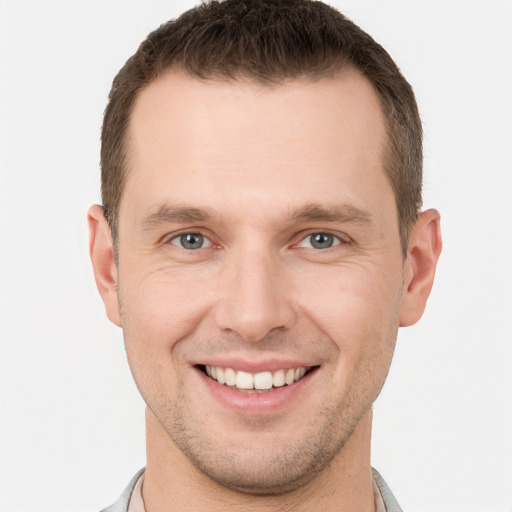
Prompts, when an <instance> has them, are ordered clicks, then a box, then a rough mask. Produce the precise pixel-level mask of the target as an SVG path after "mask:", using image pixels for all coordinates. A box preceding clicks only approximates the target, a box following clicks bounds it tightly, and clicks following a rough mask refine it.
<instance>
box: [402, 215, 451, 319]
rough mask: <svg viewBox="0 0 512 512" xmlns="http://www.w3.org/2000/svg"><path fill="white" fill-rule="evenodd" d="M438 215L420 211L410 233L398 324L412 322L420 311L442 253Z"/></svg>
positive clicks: (425, 300)
mask: <svg viewBox="0 0 512 512" xmlns="http://www.w3.org/2000/svg"><path fill="white" fill-rule="evenodd" d="M441 248H442V239H441V224H440V215H439V212H438V211H436V210H427V211H425V212H422V213H420V215H419V217H418V220H417V222H416V224H415V225H414V227H413V229H412V230H411V233H410V237H409V250H408V254H407V260H406V262H405V272H404V290H403V298H402V308H401V313H400V326H401V327H406V326H408V325H413V324H415V323H416V322H417V321H418V320H419V319H420V318H421V316H422V315H423V311H424V310H425V306H426V304H427V299H428V297H429V295H430V291H431V289H432V285H433V283H434V276H435V272H436V266H437V261H438V259H439V255H440V254H441Z"/></svg>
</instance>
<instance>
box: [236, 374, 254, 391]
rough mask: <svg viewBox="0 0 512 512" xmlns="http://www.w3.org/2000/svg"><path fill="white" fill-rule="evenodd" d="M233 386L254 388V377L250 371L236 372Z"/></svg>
mask: <svg viewBox="0 0 512 512" xmlns="http://www.w3.org/2000/svg"><path fill="white" fill-rule="evenodd" d="M235 386H236V387H237V388H238V389H253V388H254V378H253V376H252V375H251V374H250V373H247V372H238V373H237V374H236V384H235Z"/></svg>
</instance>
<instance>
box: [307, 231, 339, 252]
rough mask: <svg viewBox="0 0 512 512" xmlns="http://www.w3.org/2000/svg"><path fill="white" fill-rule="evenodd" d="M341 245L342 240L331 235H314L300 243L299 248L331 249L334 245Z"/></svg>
mask: <svg viewBox="0 0 512 512" xmlns="http://www.w3.org/2000/svg"><path fill="white" fill-rule="evenodd" d="M340 243H341V240H340V239H339V238H338V237H337V236H334V235H331V234H330V233H313V234H312V235H309V236H307V237H306V238H304V240H302V242H300V244H299V247H307V248H309V249H311V248H313V249H330V248H331V247H333V246H334V245H338V244H340Z"/></svg>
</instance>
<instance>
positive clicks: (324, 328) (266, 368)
mask: <svg viewBox="0 0 512 512" xmlns="http://www.w3.org/2000/svg"><path fill="white" fill-rule="evenodd" d="M128 140H129V148H130V151H129V169H128V178H127V183H126V188H125V190H124V192H123V196H122V201H121V206H120V212H119V247H118V249H119V263H118V268H117V272H118V274H117V275H118V293H119V299H120V309H121V317H120V323H121V325H122V327H123V331H124V337H125V342H126V349H127V353H128V359H129V362H130V366H131V369H132V371H133V374H134V377H135V380H136V382H137V385H138V387H139V389H140V391H141V393H142V395H143V397H144V399H145V401H146V403H147V404H148V406H149V412H148V415H149V421H153V422H155V423H156V422H158V423H159V425H160V426H161V427H162V429H161V431H162V432H163V433H164V435H165V436H168V441H169V443H170V444H169V446H171V447H172V449H175V450H176V451H177V453H178V451H179V452H181V453H183V454H185V456H186V457H187V458H188V460H189V461H191V462H192V463H193V464H194V466H195V467H197V468H199V469H200V470H201V471H202V472H203V473H205V474H207V475H209V476H210V477H212V478H213V479H214V480H216V481H218V482H220V483H222V484H224V485H226V486H228V487H231V488H236V489H242V490H245V491H248V492H256V493H261V492H275V491H277V490H284V489H288V488H293V487H294V486H296V485H300V484H301V483H304V482H307V481H308V480H309V479H311V478H312V477H313V476H314V475H315V474H317V473H318V471H320V470H322V469H324V468H325V467H326V466H327V465H328V464H329V463H330V462H331V461H332V459H333V457H334V458H335V457H337V456H338V454H339V453H341V450H342V448H343V446H344V445H345V443H346V442H347V440H348V439H349V438H350V436H351V434H352V432H353V431H354V428H355V427H356V426H357V425H358V424H360V422H361V420H362V419H363V418H365V416H366V415H367V414H369V412H368V411H369V409H370V407H371V404H372V403H373V401H374V399H375V398H376V396H377V394H378V393H379V391H380V389H381V386H382V384H383V382H384V380H385V377H386V374H387V372H388V369H389V365H390V362H391V358H392V353H393V349H394V345H395V338H396V333H397V329H398V326H399V323H400V312H401V302H402V287H403V271H404V264H403V259H402V255H401V247H400V239H399V229H398V221H397V213H396V206H395V199H394V196H393V192H392V190H391V187H390V185H389V183H388V181H387V179H386V176H385V173H384V170H383V164H382V162H383V151H384V147H385V142H386V139H385V129H384V121H383V116H382V113H381V109H380V106H379V102H378V99H377V96H376V94H375V92H374V91H373V89H372V87H371V86H370V84H369V83H368V82H367V81H366V79H364V78H363V77H362V76H360V75H359V74H358V73H356V72H352V71H351V72H346V73H345V74H344V75H343V76H340V77H338V78H332V79H322V80H319V81H317V82H314V83H311V82H306V81H291V82H289V83H286V84H284V85H278V86H275V87H264V86H258V85H255V84H252V83H248V82H221V81H204V82H201V81H198V80H195V79H193V78H190V77H187V76H183V75H179V74H177V73H168V74H167V75H165V76H164V77H162V78H160V79H159V80H158V81H156V82H155V83H153V84H151V85H150V86H149V87H147V88H146V89H145V90H144V91H143V92H142V93H141V94H140V96H139V97H138V99H137V102H136V105H135V109H134V112H133V116H132V119H131V125H130V130H129V137H128ZM212 368H214V370H213V373H214V374H216V379H215V378H212V377H211V376H209V375H208V374H210V375H211V373H212V370H211V369H212ZM304 372H305V374H304ZM226 379H227V381H228V382H227V383H223V382H224V381H225V380H226ZM219 381H220V382H219ZM228 383H230V384H231V385H229V386H228ZM254 385H256V386H257V387H261V388H263V389H261V390H254V389H245V388H251V387H252V386H254ZM237 386H238V387H237ZM239 388H243V389H239Z"/></svg>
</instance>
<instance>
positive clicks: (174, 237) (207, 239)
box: [165, 229, 213, 251]
mask: <svg viewBox="0 0 512 512" xmlns="http://www.w3.org/2000/svg"><path fill="white" fill-rule="evenodd" d="M183 235H200V236H202V237H203V240H204V241H205V242H206V244H205V245H203V246H202V247H200V248H199V249H209V248H211V247H213V241H212V239H211V238H210V237H209V236H207V235H205V234H204V233H203V232H202V231H201V230H200V229H186V230H183V231H180V232H179V233H174V234H173V235H172V236H170V237H168V238H167V239H166V240H165V243H166V244H171V245H174V246H175V247H178V248H180V249H183V250H184V251H198V250H199V249H186V248H185V247H183V246H182V245H181V244H179V243H174V241H175V240H179V239H180V238H181V237H182V236H183Z"/></svg>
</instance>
